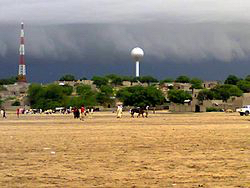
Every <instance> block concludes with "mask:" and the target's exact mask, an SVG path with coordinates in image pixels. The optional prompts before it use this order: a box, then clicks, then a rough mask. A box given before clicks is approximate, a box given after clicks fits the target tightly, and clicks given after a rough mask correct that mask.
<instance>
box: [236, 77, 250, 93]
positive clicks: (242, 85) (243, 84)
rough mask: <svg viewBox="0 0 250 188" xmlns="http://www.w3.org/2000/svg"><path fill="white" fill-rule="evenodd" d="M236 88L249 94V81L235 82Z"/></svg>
mask: <svg viewBox="0 0 250 188" xmlns="http://www.w3.org/2000/svg"><path fill="white" fill-rule="evenodd" d="M237 86H238V88H240V89H241V90H242V91H243V92H244V93H248V92H250V81H247V80H240V81H238V82H237Z"/></svg>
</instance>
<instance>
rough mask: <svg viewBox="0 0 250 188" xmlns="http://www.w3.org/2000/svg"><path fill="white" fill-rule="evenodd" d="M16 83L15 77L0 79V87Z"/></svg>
mask: <svg viewBox="0 0 250 188" xmlns="http://www.w3.org/2000/svg"><path fill="white" fill-rule="evenodd" d="M16 82H17V77H15V76H12V77H10V78H4V79H0V85H10V84H14V83H16Z"/></svg>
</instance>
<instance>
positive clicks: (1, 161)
mask: <svg viewBox="0 0 250 188" xmlns="http://www.w3.org/2000/svg"><path fill="white" fill-rule="evenodd" d="M0 187H25V188H26V187H35V188H36V187H176V188H177V187H178V188H182V187H211V188H216V187H250V116H248V117H245V116H244V117H241V116H240V115H239V114H237V113H231V114H226V113H197V114H195V113H190V114H166V113H157V114H155V115H153V114H150V117H149V118H144V119H143V118H134V119H133V118H130V117H129V115H128V113H125V116H123V118H122V119H117V118H115V114H112V113H109V112H102V113H95V114H94V115H93V117H88V118H86V119H85V121H83V122H81V121H80V120H74V119H73V118H72V115H23V116H21V117H20V118H19V119H17V117H16V116H15V115H14V114H13V115H10V114H8V118H7V119H6V120H3V119H0Z"/></svg>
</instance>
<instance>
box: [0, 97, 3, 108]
mask: <svg viewBox="0 0 250 188" xmlns="http://www.w3.org/2000/svg"><path fill="white" fill-rule="evenodd" d="M2 104H3V100H2V99H1V97H0V107H2Z"/></svg>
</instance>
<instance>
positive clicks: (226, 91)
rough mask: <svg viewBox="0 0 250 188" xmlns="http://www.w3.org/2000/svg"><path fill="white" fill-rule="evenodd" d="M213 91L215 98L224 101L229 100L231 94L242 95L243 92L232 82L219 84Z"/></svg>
mask: <svg viewBox="0 0 250 188" xmlns="http://www.w3.org/2000/svg"><path fill="white" fill-rule="evenodd" d="M211 91H212V92H213V93H214V98H215V99H218V100H223V101H227V100H228V99H229V98H230V97H231V96H236V97H240V96H242V94H243V92H242V91H241V90H240V89H239V88H238V87H237V86H235V85H230V84H224V85H218V86H216V87H214V88H213V89H211Z"/></svg>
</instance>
